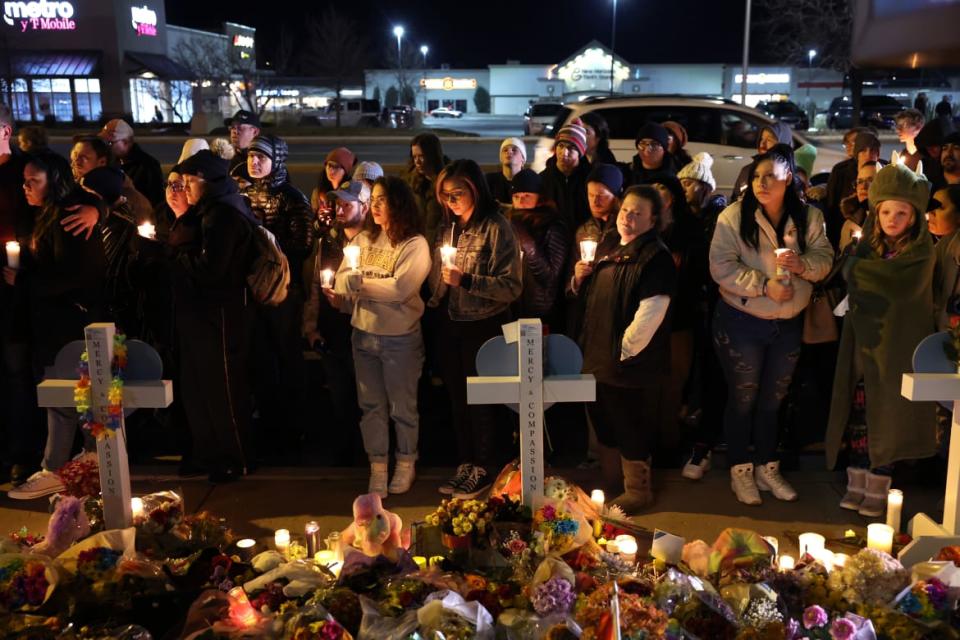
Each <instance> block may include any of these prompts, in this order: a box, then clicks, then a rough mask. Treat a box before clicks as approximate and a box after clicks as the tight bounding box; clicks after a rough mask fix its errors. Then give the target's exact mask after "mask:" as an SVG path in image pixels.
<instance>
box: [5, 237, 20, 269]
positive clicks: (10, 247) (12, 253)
mask: <svg viewBox="0 0 960 640" xmlns="http://www.w3.org/2000/svg"><path fill="white" fill-rule="evenodd" d="M6 249H7V266H8V267H10V268H11V269H19V268H20V243H19V242H17V241H16V240H11V241H10V242H8V243H7V244H6Z"/></svg>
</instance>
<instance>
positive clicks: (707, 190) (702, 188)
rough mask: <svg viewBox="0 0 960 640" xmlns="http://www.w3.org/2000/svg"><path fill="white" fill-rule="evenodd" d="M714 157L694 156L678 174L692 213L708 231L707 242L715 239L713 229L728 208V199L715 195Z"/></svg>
mask: <svg viewBox="0 0 960 640" xmlns="http://www.w3.org/2000/svg"><path fill="white" fill-rule="evenodd" d="M712 166H713V156H711V155H710V154H709V153H707V152H706V151H701V152H700V153H698V154H697V155H695V156H693V160H692V161H691V162H690V163H689V164H687V165H685V166H684V167H683V168H682V169H680V171H678V172H677V177H678V178H680V184H681V185H683V193H684V195H685V196H686V198H687V204H688V205H690V211H691V212H692V213H693V215H695V216H697V218H699V219H700V221H701V222H702V223H703V225H704V228H705V229H706V231H707V242H709V241H710V239H711V238H713V228H714V226H716V224H717V216H719V215H720V212H721V211H723V210H724V208H725V207H726V206H727V199H726V198H725V197H724V196H723V194H721V193H714V190H715V189H716V188H717V181H716V180H715V179H714V177H713V172H712V171H711V167H712Z"/></svg>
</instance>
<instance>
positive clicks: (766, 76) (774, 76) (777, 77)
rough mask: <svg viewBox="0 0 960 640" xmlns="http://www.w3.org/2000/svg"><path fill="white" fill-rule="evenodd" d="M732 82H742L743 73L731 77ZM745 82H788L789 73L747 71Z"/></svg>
mask: <svg viewBox="0 0 960 640" xmlns="http://www.w3.org/2000/svg"><path fill="white" fill-rule="evenodd" d="M733 81H734V83H736V84H740V83H741V82H743V74H742V73H738V74H737V75H736V76H734V78H733ZM747 84H790V74H789V73H748V74H747Z"/></svg>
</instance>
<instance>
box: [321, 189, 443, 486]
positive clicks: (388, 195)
mask: <svg viewBox="0 0 960 640" xmlns="http://www.w3.org/2000/svg"><path fill="white" fill-rule="evenodd" d="M370 213H371V217H372V220H373V225H372V226H371V227H370V228H369V229H368V230H366V231H363V232H361V233H360V234H359V235H357V236H356V237H354V239H353V240H352V241H351V246H355V247H359V248H360V250H361V251H360V264H359V266H358V268H357V269H356V270H354V269H351V268H350V267H349V266H348V265H347V264H345V262H344V263H341V265H340V269H339V271H338V272H337V277H336V294H337V295H340V296H344V297H345V298H346V299H347V302H348V304H349V305H350V307H351V308H352V311H353V315H352V320H351V324H352V325H353V336H352V339H351V341H352V343H353V361H354V364H355V366H356V371H357V398H358V400H359V401H360V408H361V409H362V410H363V417H362V418H361V419H360V431H361V433H362V435H363V444H364V448H365V449H366V452H367V457H368V458H369V460H370V484H369V486H368V488H367V493H376V494H377V495H379V496H380V497H382V498H385V497H387V494H388V492H389V493H406V492H407V491H409V490H410V487H411V485H412V484H413V480H414V477H415V471H414V465H415V463H416V460H417V439H418V436H419V430H420V416H419V414H418V412H417V385H418V383H419V381H420V371H421V368H422V367H423V335H422V333H421V331H420V317H421V316H422V315H423V309H424V303H423V300H422V299H421V298H420V287H421V285H422V284H423V282H424V280H426V278H427V273H428V272H429V271H430V248H429V247H428V246H427V241H426V239H424V237H423V234H422V233H421V231H420V215H419V211H418V210H417V203H416V199H415V198H414V195H413V191H412V190H411V189H410V187H409V186H408V185H407V183H406V182H404V181H403V180H402V179H400V178H394V177H385V178H379V179H378V180H377V181H376V182H374V184H373V194H372V196H371V207H370ZM356 272H359V273H356ZM355 273H356V277H355V275H354V274H355ZM391 420H392V421H393V424H394V429H395V430H396V441H397V452H396V469H395V470H394V474H393V478H392V480H391V482H390V484H389V486H388V485H387V464H388V461H389V445H390V421H391Z"/></svg>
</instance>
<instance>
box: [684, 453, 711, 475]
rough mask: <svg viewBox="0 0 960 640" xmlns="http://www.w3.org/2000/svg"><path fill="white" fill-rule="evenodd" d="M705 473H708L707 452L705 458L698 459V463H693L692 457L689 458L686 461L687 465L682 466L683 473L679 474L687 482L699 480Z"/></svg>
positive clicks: (708, 456) (708, 458) (708, 460)
mask: <svg viewBox="0 0 960 640" xmlns="http://www.w3.org/2000/svg"><path fill="white" fill-rule="evenodd" d="M707 471H710V453H709V452H707V454H706V455H705V456H703V457H702V458H700V461H699V462H694V461H693V457H692V456H691V457H690V459H689V460H687V464H685V465H683V471H682V472H680V475H682V476H683V477H684V478H686V479H687V480H700V479H701V478H703V474H705V473H706V472H707Z"/></svg>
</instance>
